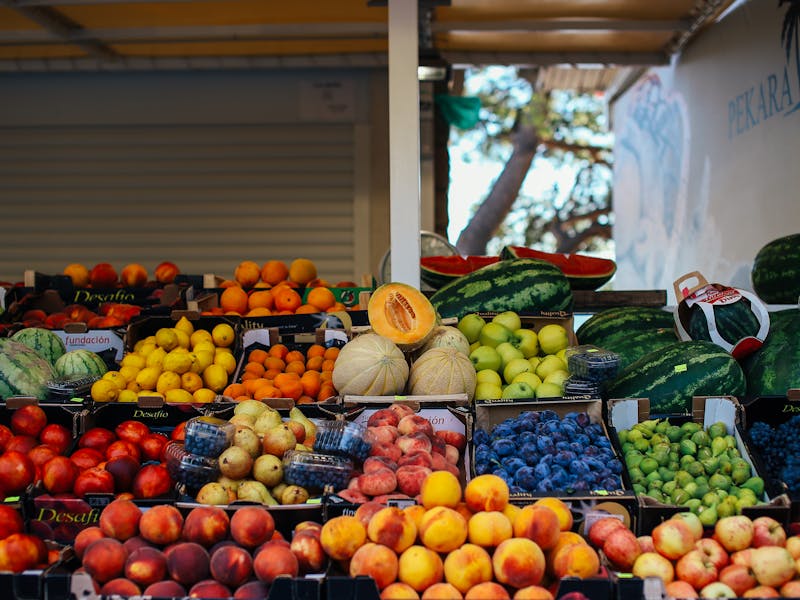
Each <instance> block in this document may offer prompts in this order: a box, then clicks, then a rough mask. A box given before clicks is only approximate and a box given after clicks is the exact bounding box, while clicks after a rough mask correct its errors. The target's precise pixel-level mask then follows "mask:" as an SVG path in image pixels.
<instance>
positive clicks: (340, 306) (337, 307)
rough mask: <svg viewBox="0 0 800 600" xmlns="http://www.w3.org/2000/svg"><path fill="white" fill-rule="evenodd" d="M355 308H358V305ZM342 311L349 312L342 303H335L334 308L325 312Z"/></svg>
mask: <svg viewBox="0 0 800 600" xmlns="http://www.w3.org/2000/svg"><path fill="white" fill-rule="evenodd" d="M355 308H358V305H356V306H355ZM342 310H347V307H346V306H345V305H344V304H342V303H341V302H334V303H333V306H331V307H330V308H329V309H327V310H326V311H325V312H337V311H342Z"/></svg>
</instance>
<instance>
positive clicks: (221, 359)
mask: <svg viewBox="0 0 800 600" xmlns="http://www.w3.org/2000/svg"><path fill="white" fill-rule="evenodd" d="M214 364H215V365H222V368H223V369H225V372H226V373H227V374H228V375H232V374H233V372H234V371H235V370H236V359H235V358H234V357H233V354H228V353H227V352H220V353H219V354H217V355H216V356H215V357H214Z"/></svg>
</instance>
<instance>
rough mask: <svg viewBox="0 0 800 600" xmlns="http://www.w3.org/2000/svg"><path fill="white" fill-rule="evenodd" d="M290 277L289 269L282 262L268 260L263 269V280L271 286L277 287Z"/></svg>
mask: <svg viewBox="0 0 800 600" xmlns="http://www.w3.org/2000/svg"><path fill="white" fill-rule="evenodd" d="M288 276H289V267H287V266H286V263H285V262H283V261H282V260H268V261H267V262H265V263H264V266H263V267H262V268H261V280H262V281H264V282H265V283H268V284H270V285H277V284H279V283H280V282H281V281H284V280H285V279H286V278H287V277H288Z"/></svg>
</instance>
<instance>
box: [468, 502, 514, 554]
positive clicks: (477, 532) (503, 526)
mask: <svg viewBox="0 0 800 600" xmlns="http://www.w3.org/2000/svg"><path fill="white" fill-rule="evenodd" d="M467 531H468V535H469V541H470V543H471V544H475V545H477V546H483V547H485V548H493V547H495V546H499V545H500V543H501V542H504V541H505V540H507V539H509V538H510V537H512V536H513V535H514V529H513V526H512V525H511V521H509V520H508V517H506V516H505V515H504V514H503V513H501V512H500V511H496V510H492V511H481V512H477V513H475V514H474V515H472V516H471V517H470V518H469V520H468V521H467Z"/></svg>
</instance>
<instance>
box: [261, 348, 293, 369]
mask: <svg viewBox="0 0 800 600" xmlns="http://www.w3.org/2000/svg"><path fill="white" fill-rule="evenodd" d="M267 352H268V353H269V355H270V356H277V357H278V358H280V359H283V357H284V356H286V354H287V352H289V348H287V347H286V345H285V344H275V345H274V346H270V347H269V350H268V351H267ZM265 366H267V365H265Z"/></svg>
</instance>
